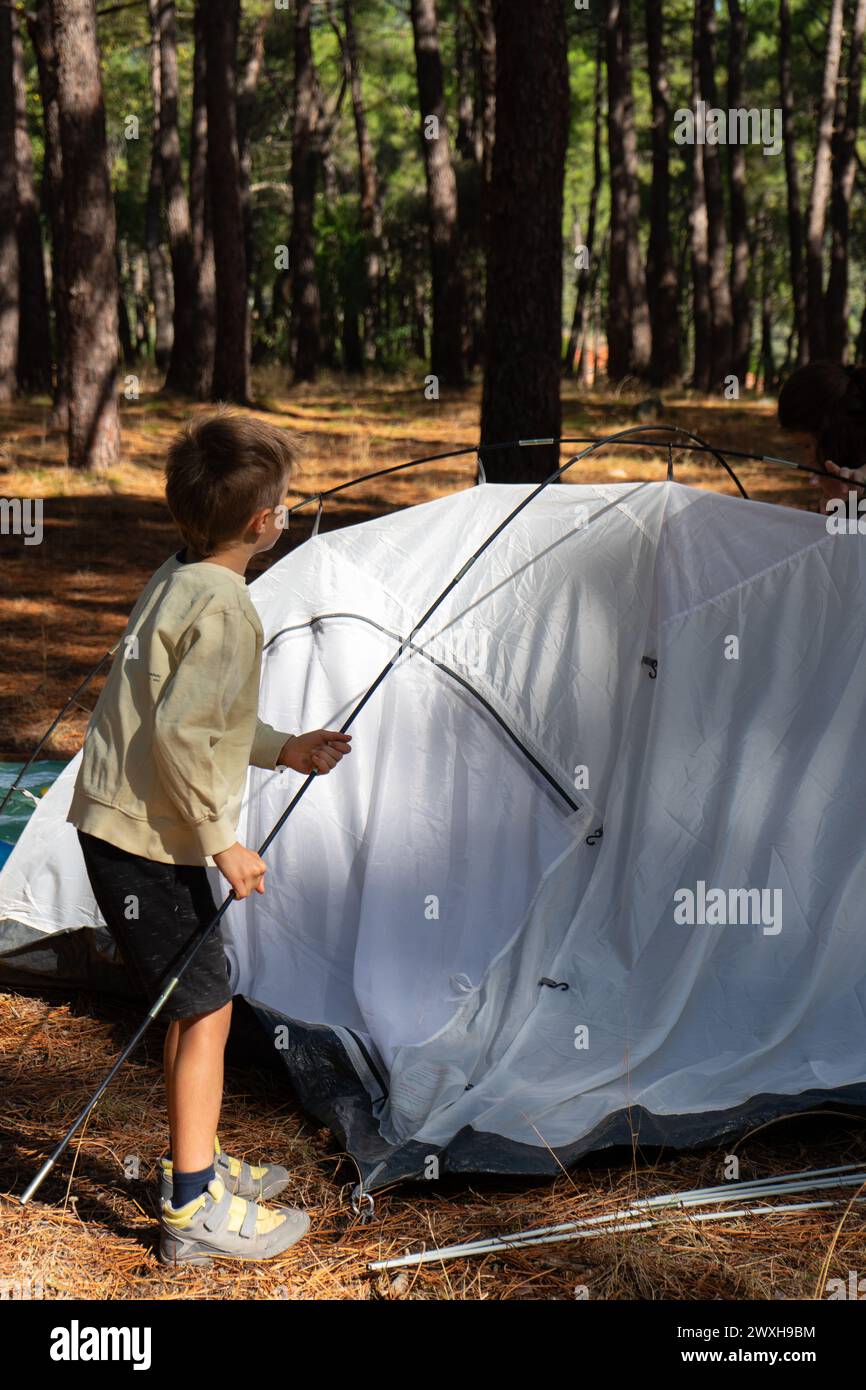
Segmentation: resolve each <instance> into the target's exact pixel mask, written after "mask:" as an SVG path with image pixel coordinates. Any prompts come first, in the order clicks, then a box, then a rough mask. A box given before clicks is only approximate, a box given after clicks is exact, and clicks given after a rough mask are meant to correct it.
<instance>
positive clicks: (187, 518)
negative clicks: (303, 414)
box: [165, 407, 300, 556]
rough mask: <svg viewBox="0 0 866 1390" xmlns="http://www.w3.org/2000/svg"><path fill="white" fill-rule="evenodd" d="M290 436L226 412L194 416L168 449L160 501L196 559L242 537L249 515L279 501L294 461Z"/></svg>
mask: <svg viewBox="0 0 866 1390" xmlns="http://www.w3.org/2000/svg"><path fill="white" fill-rule="evenodd" d="M299 452H300V451H299V446H298V442H297V440H296V439H295V438H294V436H293V435H291V434H289V433H288V432H287V431H286V430H281V429H277V428H276V426H275V425H267V424H265V423H264V421H262V420H256V419H254V417H253V416H252V415H241V414H239V413H237V412H236V411H233V410H229V409H226V408H225V407H223V408H220V409H219V410H215V411H212V412H211V413H210V414H208V415H197V416H196V417H195V418H194V419H193V420H191V421H190V422H189V423H188V424H187V425H185V426H184V428H183V429H182V430H181V431H180V433H179V434H178V435H177V437H176V438H175V439H174V440H173V441H172V443H171V445H170V446H169V450H168V454H167V457H166V464H165V497H166V501H167V502H168V506H169V510H170V512H171V514H172V516H173V517H174V519H175V521H176V523H177V527H178V530H179V531H180V533H181V535H182V536H183V539H184V540H185V541H186V542H187V544H188V545H190V546H192V547H193V549H194V550H196V551H197V552H198V554H199V555H203V556H204V555H213V554H215V553H216V551H217V550H219V549H220V548H221V546H224V545H225V544H226V543H227V542H228V541H232V540H236V539H237V538H238V537H239V536H241V535H243V532H244V529H245V527H246V525H247V524H248V522H249V520H250V518H251V517H252V515H253V513H254V512H257V511H260V510H261V509H262V508H263V507H278V506H279V505H280V503H281V502H282V501H283V499H284V497H285V494H286V488H287V485H288V482H289V479H290V477H291V475H292V469H293V467H294V465H295V462H296V460H297V458H298V455H299Z"/></svg>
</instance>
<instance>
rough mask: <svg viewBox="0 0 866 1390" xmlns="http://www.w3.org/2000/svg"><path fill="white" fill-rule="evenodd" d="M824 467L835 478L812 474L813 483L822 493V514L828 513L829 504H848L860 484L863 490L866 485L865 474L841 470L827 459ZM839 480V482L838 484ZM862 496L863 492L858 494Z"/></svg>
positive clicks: (851, 469)
mask: <svg viewBox="0 0 866 1390" xmlns="http://www.w3.org/2000/svg"><path fill="white" fill-rule="evenodd" d="M824 467H825V468H826V470H827V472H828V473H832V475H833V476H832V477H831V478H828V477H826V475H824V474H821V473H813V474H812V482H813V483H814V484H815V486H816V487H817V488H818V489H819V490H820V493H821V498H822V506H821V510H822V512H826V510H827V504H828V502H834V501H841V502H847V501H848V493H849V492H853V491H856V488H857V484H858V483H859V484H860V486H861V488H862V487H863V486H864V485H866V478H864V476H863V473H862V472H859V473H858V472H857V471H856V470H855V469H853V468H840V467H839V466H838V464H835V463H834V462H833V460H832V459H826V460H825V462H824ZM837 478H838V479H839V482H836V479H837ZM862 496H863V493H862V492H860V493H858V497H862Z"/></svg>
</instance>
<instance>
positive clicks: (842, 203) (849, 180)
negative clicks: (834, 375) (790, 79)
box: [825, 0, 866, 362]
mask: <svg viewBox="0 0 866 1390" xmlns="http://www.w3.org/2000/svg"><path fill="white" fill-rule="evenodd" d="M864 28H866V0H856V6H855V10H854V22H853V25H852V29H851V38H850V41H849V45H850V46H849V49H848V80H847V84H846V86H847V100H846V102H845V111H844V116H843V119H842V121H841V122H840V124H839V128H838V130H837V132H836V135H835V138H834V149H833V192H832V196H831V199H830V226H831V229H832V237H833V240H832V249H831V253H830V277H829V280H828V281H827V293H826V296H825V313H826V320H827V355H828V357H830V358H831V359H832V360H833V361H834V362H844V361H845V358H846V354H847V349H848V234H849V224H850V217H851V195H852V193H853V191H854V177H855V174H856V172H857V133H858V129H859V125H860V84H861V80H862V75H863V32H864Z"/></svg>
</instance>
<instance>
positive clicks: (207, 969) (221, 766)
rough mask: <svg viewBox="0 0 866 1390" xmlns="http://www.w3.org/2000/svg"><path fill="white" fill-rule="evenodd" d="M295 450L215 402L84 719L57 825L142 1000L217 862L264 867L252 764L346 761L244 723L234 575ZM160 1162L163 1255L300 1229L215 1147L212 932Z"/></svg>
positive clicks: (337, 752) (170, 1050) (188, 451)
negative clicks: (152, 569) (168, 542)
mask: <svg viewBox="0 0 866 1390" xmlns="http://www.w3.org/2000/svg"><path fill="white" fill-rule="evenodd" d="M294 456H295V446H294V444H293V442H292V440H291V439H290V438H289V436H288V435H286V434H285V433H284V432H283V431H281V430H278V429H275V428H273V427H272V426H270V425H266V424H263V423H262V422H261V421H259V420H254V419H252V418H251V417H247V416H243V415H238V414H234V413H232V412H230V411H227V410H225V409H221V410H219V411H217V412H215V413H213V414H210V415H208V416H206V417H198V418H197V419H196V420H194V421H193V422H192V423H191V424H189V425H187V427H186V428H185V429H184V430H183V431H182V432H181V434H180V435H179V436H178V437H177V438H176V439H175V441H174V442H173V443H172V445H171V447H170V449H169V451H168V460H167V464H166V500H167V502H168V505H169V509H170V511H171V513H172V516H173V517H174V520H175V522H176V523H177V527H178V530H179V531H180V533H181V535H182V537H183V539H184V541H185V542H186V545H185V548H184V549H183V550H181V551H179V552H178V553H177V554H176V555H173V556H172V557H171V559H169V560H167V561H166V562H165V564H164V565H162V566H161V568H160V569H158V570H157V572H156V574H155V575H154V576H153V578H152V579H151V580H150V582H149V583H148V584H147V586H146V587H145V589H144V591H143V592H142V594H141V596H140V598H139V600H138V602H137V603H136V605H135V608H134V609H133V611H132V614H131V616H130V619H129V623H128V625H127V628H126V633H125V634H124V637H123V640H122V643H121V646H120V648H119V651H118V655H117V658H116V659H115V661H114V663H113V665H112V668H111V672H110V674H109V676H108V679H107V681H106V684H105V688H104V690H103V691H102V694H101V695H100V697H99V701H98V703H97V705H96V708H95V710H94V712H93V716H92V718H91V720H90V723H89V725H88V729H87V736H86V739H85V743H84V754H83V758H82V763H81V768H80V771H79V773H78V778H77V780H76V783H75V789H74V792H73V797H72V804H71V806H70V810H69V817H68V818H69V820H70V821H72V823H73V825H75V826H76V827H77V830H78V838H79V841H80V844H81V848H82V851H83V854H84V859H85V863H86V865H87V873H88V877H89V879H90V883H91V886H92V888H93V893H94V896H95V898H96V901H97V903H98V904H99V908H100V911H101V912H102V915H103V917H104V918H105V920H106V923H107V924H108V928H109V930H110V931H111V934H112V936H113V937H114V939H115V941H116V943H117V946H118V949H119V951H120V953H121V955H122V957H123V959H124V961H125V963H126V966H127V968H128V970H129V972H130V974H131V975H132V977H133V979H134V980H136V981H137V983H138V984H139V986H140V988H141V990H142V991H143V993H144V994H145V995H146V996H147V997H148V1000H149V1001H150V1002H152V1001H153V1000H154V999H155V998H156V997H157V996H158V994H159V992H160V990H161V988H162V987H163V985H164V983H165V981H166V980H167V979H168V978H170V971H171V969H172V966H173V965H174V964H175V963H176V961H177V960H178V958H179V957H180V956H181V955H182V953H183V951H184V950H185V948H186V946H187V944H188V942H189V941H190V939H191V938H192V937H193V936H194V935H196V934H197V933H198V932H199V931H201V929H202V928H203V927H204V926H205V925H206V923H207V922H209V921H210V920H211V919H212V918H213V917H214V915H215V913H216V904H215V903H214V899H213V896H212V894H211V891H210V887H209V885H208V880H207V874H206V871H205V867H204V866H205V864H206V862H207V861H208V859H209V858H210V859H212V860H213V862H214V863H215V864H216V865H217V867H218V868H219V870H220V872H221V873H222V874H223V876H224V877H225V878H226V879H227V880H228V882H229V883H230V884H231V887H232V888H233V889H234V892H235V895H236V896H237V897H238V898H246V897H248V896H249V894H250V893H251V892H257V893H263V892H264V875H265V871H266V865H265V864H264V863H263V861H262V860H261V859H260V858H259V856H258V855H257V854H256V853H255V852H254V851H253V850H251V849H248V848H246V847H245V846H244V845H241V844H239V843H238V842H237V840H236V838H235V827H236V824H237V814H238V809H239V806H240V800H241V795H242V792H243V787H244V781H245V776H246V770H247V767H248V766H249V765H250V764H252V765H253V766H255V767H263V768H276V767H279V766H283V767H291V768H293V769H294V770H295V771H296V772H301V773H310V772H317V773H326V772H330V770H331V769H332V768H333V767H335V766H336V765H337V763H338V762H339V761H340V759H341V758H342V756H343V754H344V753H348V752H349V751H350V747H349V745H350V739H351V736H350V735H348V734H341V733H338V732H336V731H335V730H332V729H316V730H314V731H313V732H312V733H307V734H297V735H294V736H293V735H291V734H287V733H284V732H281V731H278V730H276V729H272V728H271V727H270V725H268V724H263V723H262V722H261V721H260V720H259V719H258V718H257V716H256V710H257V705H258V692H259V674H260V665H261V651H262V641H263V634H262V626H261V623H260V621H259V617H258V614H257V613H256V611H255V608H254V607H253V605H252V602H251V601H250V598H249V595H248V593H247V588H246V583H245V580H244V572H245V570H246V567H247V565H248V564H249V561H250V560H251V559H252V557H253V556H254V555H258V554H260V553H261V552H262V551H265V550H270V548H271V547H272V546H273V545H274V544H275V542H276V540H277V538H278V536H279V534H280V529H281V528H280V518H279V514H278V513H277V510H276V509H277V508H278V507H279V506H280V504H281V503H282V501H283V498H284V497H285V493H286V490H287V485H288V481H289V477H290V475H291V470H292V465H293V461H294ZM162 1012H163V1015H164V1016H165V1017H166V1018H168V1019H170V1020H171V1022H170V1025H169V1028H168V1033H167V1036H166V1040H165V1084H166V1093H167V1099H168V1122H169V1131H170V1135H171V1160H170V1161H167V1160H164V1159H163V1160H162V1183H161V1198H162V1200H161V1204H160V1205H161V1222H160V1224H161V1239H160V1259H161V1260H162V1261H163V1262H164V1263H168V1264H174V1263H179V1262H182V1261H187V1262H191V1263H196V1264H207V1263H209V1261H210V1259H211V1257H213V1256H222V1257H225V1258H231V1259H243V1260H256V1259H271V1258H272V1257H273V1256H275V1255H278V1254H280V1253H281V1252H282V1251H283V1250H285V1249H287V1248H288V1246H290V1245H292V1244H294V1242H295V1241H296V1240H299V1239H300V1238H301V1236H303V1235H304V1234H305V1232H306V1230H307V1228H308V1226H309V1219H308V1217H307V1216H306V1215H305V1213H303V1212H301V1211H297V1210H294V1209H292V1208H282V1209H276V1210H274V1209H270V1208H267V1207H264V1206H261V1205H259V1204H258V1203H257V1202H256V1201H255V1200H254V1199H256V1198H269V1197H274V1196H276V1195H277V1193H278V1192H281V1191H282V1190H283V1188H284V1187H285V1186H286V1185H287V1183H288V1180H289V1175H288V1173H287V1172H286V1170H285V1169H284V1168H279V1167H276V1166H271V1167H250V1165H249V1164H247V1163H238V1161H237V1160H236V1159H233V1158H229V1157H228V1155H226V1154H223V1153H222V1152H221V1151H220V1148H219V1143H218V1141H217V1139H216V1131H217V1123H218V1119H219V1112H220V1104H221V1100H222V1084H223V1051H224V1048H225V1042H226V1038H227V1036H228V1030H229V1021H230V1017H231V991H230V989H229V984H228V969H227V963H226V957H225V952H224V950H223V945H222V941H221V939H220V936H219V934H218V933H217V932H214V933H213V934H212V935H211V937H210V938H209V939H208V941H207V942H206V944H205V945H204V946H203V947H202V949H201V950H200V951H199V953H198V955H197V957H196V958H195V960H194V961H193V963H192V965H191V966H190V968H189V969H188V970H187V972H186V974H185V975H184V976H183V978H182V980H181V982H180V984H179V985H178V986H177V988H176V989H175V991H174V993H173V994H172V995H171V996H170V997H169V1000H168V1002H167V1004H166V1005H165V1007H164V1009H163V1011H162Z"/></svg>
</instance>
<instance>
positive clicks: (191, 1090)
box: [164, 1003, 232, 1173]
mask: <svg viewBox="0 0 866 1390" xmlns="http://www.w3.org/2000/svg"><path fill="white" fill-rule="evenodd" d="M231 1016H232V1006H231V1003H228V1004H225V1005H223V1007H222V1008H221V1009H216V1010H214V1012H212V1013H207V1014H197V1015H196V1016H195V1017H194V1018H182V1019H176V1020H174V1021H173V1022H172V1023H170V1024H169V1028H168V1033H167V1034H166V1039H165V1050H164V1059H165V1088H166V1093H167V1097H168V1124H169V1129H170V1131H171V1160H172V1164H173V1166H174V1169H175V1171H176V1172H178V1173H198V1172H201V1170H202V1169H203V1168H208V1167H209V1166H210V1164H211V1163H213V1157H214V1139H215V1137H216V1132H217V1126H218V1124H219V1116H220V1107H221V1105H222V1095H223V1058H224V1054H225V1045H226V1039H227V1038H228V1034H229V1024H230V1022H231Z"/></svg>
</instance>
